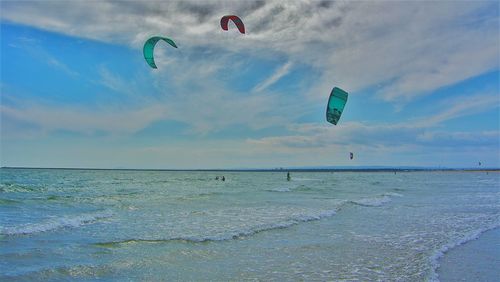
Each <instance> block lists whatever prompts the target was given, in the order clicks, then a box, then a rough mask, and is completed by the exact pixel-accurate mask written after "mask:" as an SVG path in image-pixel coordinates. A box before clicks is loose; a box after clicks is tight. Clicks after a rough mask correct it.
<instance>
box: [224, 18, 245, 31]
mask: <svg viewBox="0 0 500 282" xmlns="http://www.w3.org/2000/svg"><path fill="white" fill-rule="evenodd" d="M229 20H231V21H233V22H234V24H235V25H236V27H237V28H238V30H239V31H240V32H241V33H243V34H245V25H244V24H243V21H242V20H241V19H240V18H239V17H238V16H235V15H227V16H223V17H222V18H221V19H220V26H221V27H222V29H223V30H228V23H229Z"/></svg>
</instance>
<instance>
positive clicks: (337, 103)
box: [326, 87, 349, 125]
mask: <svg viewBox="0 0 500 282" xmlns="http://www.w3.org/2000/svg"><path fill="white" fill-rule="evenodd" d="M347 96H349V94H347V92H345V91H344V90H342V89H340V88H338V87H334V88H333V89H332V92H331V93H330V98H329V99H328V105H327V107H326V120H327V121H328V122H329V123H332V124H334V125H337V122H339V119H340V116H341V115H342V111H343V110H344V106H345V104H346V103H347Z"/></svg>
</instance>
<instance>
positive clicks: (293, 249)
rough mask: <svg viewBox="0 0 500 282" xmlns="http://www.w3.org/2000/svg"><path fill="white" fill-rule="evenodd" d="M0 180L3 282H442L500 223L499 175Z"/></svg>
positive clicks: (65, 173) (18, 174)
mask: <svg viewBox="0 0 500 282" xmlns="http://www.w3.org/2000/svg"><path fill="white" fill-rule="evenodd" d="M222 174H223V175H224V176H225V177H226V181H225V182H222V181H216V180H214V179H215V176H216V175H222ZM0 176H1V182H0V234H1V235H0V269H1V271H0V280H14V281H15V280H23V281H24V280H68V279H71V280H86V281H87V280H93V279H102V280H127V279H130V280H219V281H220V280H266V281H267V280H271V281H272V280H279V281H283V280H342V279H344V280H397V281H422V280H435V279H438V277H437V274H436V269H437V267H438V259H439V258H440V257H441V256H442V254H443V252H446V251H447V250H449V249H450V248H453V247H454V246H456V245H459V244H462V243H464V242H466V241H467V240H470V239H472V238H475V237H477V235H478V234H480V233H482V232H484V231H486V230H490V229H493V228H496V227H498V226H500V205H499V199H500V197H499V196H500V190H499V187H500V174H499V173H489V174H488V175H487V174H486V173H484V172H405V173H403V172H401V173H398V174H397V175H394V174H393V173H389V172H374V173H367V172H335V173H331V172H302V173H292V181H289V182H288V181H286V173H283V172H171V171H119V170H115V171H112V170H43V169H37V170H33V169H26V170H23V169H1V170H0Z"/></svg>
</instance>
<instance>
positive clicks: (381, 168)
mask: <svg viewBox="0 0 500 282" xmlns="http://www.w3.org/2000/svg"><path fill="white" fill-rule="evenodd" d="M0 169H53V170H117V171H207V172H210V171H228V172H245V171H246V172H277V171H283V172H284V171H295V172H331V171H344V172H350V171H353V172H376V171H380V172H384V171H390V172H393V171H500V168H495V167H483V168H479V167H476V168H474V167H457V168H450V167H425V166H394V167H391V166H338V167H328V166H325V167H321V166H319V167H277V168H192V169H187V168H181V169H172V168H97V167H30V166H1V167H0Z"/></svg>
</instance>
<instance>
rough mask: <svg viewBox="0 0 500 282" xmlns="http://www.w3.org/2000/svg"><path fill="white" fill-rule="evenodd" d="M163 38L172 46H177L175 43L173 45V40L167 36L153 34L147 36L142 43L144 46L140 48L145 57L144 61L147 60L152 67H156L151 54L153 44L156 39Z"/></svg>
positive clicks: (153, 47)
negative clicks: (149, 36)
mask: <svg viewBox="0 0 500 282" xmlns="http://www.w3.org/2000/svg"><path fill="white" fill-rule="evenodd" d="M160 40H163V41H165V42H167V43H168V44H170V45H171V46H172V47H174V48H177V45H175V42H174V41H173V40H172V39H170V38H167V37H161V36H153V37H151V38H149V39H148V40H147V41H146V43H144V48H143V49H142V51H143V53H144V59H146V62H148V65H149V66H150V67H152V68H154V69H157V67H156V64H155V59H154V56H153V51H154V49H155V45H156V43H157V42H158V41H160Z"/></svg>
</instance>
